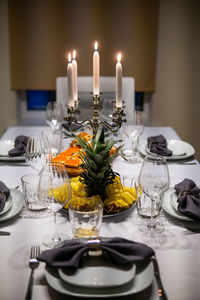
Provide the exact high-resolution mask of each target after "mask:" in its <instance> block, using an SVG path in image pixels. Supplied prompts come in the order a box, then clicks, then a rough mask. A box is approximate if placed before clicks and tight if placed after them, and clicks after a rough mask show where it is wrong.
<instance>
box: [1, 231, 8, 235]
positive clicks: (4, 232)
mask: <svg viewBox="0 0 200 300" xmlns="http://www.w3.org/2000/svg"><path fill="white" fill-rule="evenodd" d="M0 235H10V232H8V231H0Z"/></svg>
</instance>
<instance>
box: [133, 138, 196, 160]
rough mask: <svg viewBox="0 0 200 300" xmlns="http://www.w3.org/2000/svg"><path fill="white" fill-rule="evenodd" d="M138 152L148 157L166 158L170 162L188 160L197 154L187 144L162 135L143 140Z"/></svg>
mask: <svg viewBox="0 0 200 300" xmlns="http://www.w3.org/2000/svg"><path fill="white" fill-rule="evenodd" d="M138 151H139V152H140V153H141V154H142V155H143V156H146V155H147V154H151V155H161V156H164V157H166V159H167V160H168V161H179V160H186V159H188V158H190V157H192V156H193V155H194V154H195V149H194V148H193V146H192V145H190V144H189V143H187V142H184V141H181V140H176V139H166V138H165V137H164V136H163V135H162V134H160V135H156V136H150V137H148V138H147V141H145V140H142V141H141V142H140V143H139V145H138Z"/></svg>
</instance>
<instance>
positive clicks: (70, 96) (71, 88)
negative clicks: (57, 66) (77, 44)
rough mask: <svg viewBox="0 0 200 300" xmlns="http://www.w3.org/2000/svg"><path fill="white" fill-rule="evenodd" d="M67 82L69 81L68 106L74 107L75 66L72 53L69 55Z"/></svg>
mask: <svg viewBox="0 0 200 300" xmlns="http://www.w3.org/2000/svg"><path fill="white" fill-rule="evenodd" d="M67 80H68V106H70V107H74V84H73V66H72V61H71V53H69V54H68V66H67Z"/></svg>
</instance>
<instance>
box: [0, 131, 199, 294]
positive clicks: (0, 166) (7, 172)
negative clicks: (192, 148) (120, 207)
mask: <svg viewBox="0 0 200 300" xmlns="http://www.w3.org/2000/svg"><path fill="white" fill-rule="evenodd" d="M45 128H46V127H45V126H44V127H41V126H11V127H9V128H8V129H7V130H6V131H5V133H4V134H3V135H2V136H1V139H0V141H5V140H14V139H15V138H16V137H17V136H19V135H25V136H30V135H32V134H38V133H40V132H41V131H42V130H43V129H45ZM159 134H162V135H163V136H164V137H165V138H166V139H172V140H181V138H180V137H179V136H178V134H177V133H176V131H175V130H174V129H173V128H171V127H167V126H166V127H154V126H149V127H148V126H146V127H145V129H144V133H143V134H142V136H141V137H140V142H142V141H145V140H146V139H147V137H149V136H155V135H159ZM69 143H70V137H66V138H65V134H63V140H62V149H63V150H64V149H65V148H67V147H68V145H69ZM196 151H197V149H196ZM139 155H140V158H141V160H140V162H138V163H130V162H127V161H125V160H124V159H123V158H122V157H121V156H118V157H117V158H116V159H115V160H114V161H113V163H112V167H113V170H114V171H116V172H118V173H119V174H120V175H131V176H133V177H134V178H137V177H138V175H139V172H140V169H141V165H142V161H143V155H142V154H139ZM168 168H169V176H170V187H174V185H175V184H177V183H179V182H181V181H182V180H183V179H184V178H189V179H192V180H193V181H194V182H195V183H196V184H197V185H199V186H200V166H199V162H198V160H197V159H196V158H195V154H194V155H191V156H190V157H187V158H185V159H182V160H181V159H179V160H169V161H168ZM35 172H36V171H35V170H33V169H31V167H30V166H29V165H28V164H27V163H26V161H25V160H9V159H8V160H4V159H1V157H0V181H2V182H4V183H5V184H6V185H7V186H8V187H9V188H10V189H15V188H16V190H17V191H19V192H22V185H21V177H22V176H24V175H25V174H28V173H35ZM14 200H15V199H13V201H14ZM25 209H26V208H25V207H23V208H22V210H20V211H19V212H18V213H17V214H16V215H15V216H13V217H12V218H8V219H6V220H3V221H1V218H0V299H1V300H22V299H25V295H26V290H27V285H28V281H29V275H30V268H29V253H30V248H31V246H32V245H35V244H37V245H42V239H43V237H44V236H45V235H46V234H48V233H52V232H53V231H54V222H53V216H52V215H51V214H49V215H47V216H44V217H38V218H34V217H33V218H30V217H26V216H25V214H24V213H23V211H24V210H25ZM160 220H161V221H162V222H163V225H164V227H165V231H164V233H163V235H162V236H161V238H160V239H159V235H158V239H157V244H156V246H155V244H154V246H155V248H154V251H155V253H156V257H157V261H158V264H159V269H160V276H161V279H162V283H163V286H164V289H165V291H166V294H167V297H168V299H169V300H198V299H200V255H199V254H200V222H199V224H198V222H194V224H195V226H192V224H193V223H192V222H187V221H184V220H181V219H177V218H175V217H174V216H172V215H170V214H169V213H167V212H166V210H164V209H163V210H162V212H161V215H160ZM139 222H140V219H139V217H138V215H137V209H136V206H135V208H134V209H133V211H132V213H131V214H130V215H129V216H127V217H126V218H124V219H123V218H122V219H117V218H113V219H112V218H111V219H109V220H106V219H104V221H103V223H102V227H101V236H102V237H115V236H118V237H123V238H126V239H129V240H132V241H136V242H137V241H138V242H143V243H149V246H152V244H151V240H145V237H144V234H143V233H142V232H141V231H140V230H139V229H138V223H139ZM198 225H199V226H198ZM57 228H58V230H59V232H63V233H66V234H67V235H68V236H69V237H70V238H72V230H71V226H70V222H69V219H68V216H67V214H65V213H63V211H61V212H60V213H59V214H58V217H57ZM163 237H164V238H165V240H163ZM41 248H42V246H41ZM74 296H76V295H73V293H72V294H70V293H69V294H63V293H61V292H59V291H57V290H56V289H54V288H52V287H51V286H49V284H48V282H47V280H46V276H45V263H43V262H40V264H39V267H38V268H37V269H36V270H35V275H34V286H33V295H32V299H33V300H47V299H57V300H60V299H79V298H80V299H82V297H84V298H86V299H89V298H90V299H97V298H98V296H96V297H91V296H86V295H85V294H84V295H82V296H81V295H79V296H78V297H74ZM116 296H119V299H135V300H139V299H143V300H145V299H148V300H158V299H159V297H158V286H157V283H156V280H155V277H154V278H153V280H152V281H151V283H150V284H149V286H148V287H145V288H144V289H142V288H141V291H139V292H137V293H132V294H127V295H126V294H123V293H122V294H119V295H116ZM99 297H101V298H107V299H108V298H109V297H112V294H111V295H109V294H108V295H104V296H99Z"/></svg>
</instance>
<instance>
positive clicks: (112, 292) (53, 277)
mask: <svg viewBox="0 0 200 300" xmlns="http://www.w3.org/2000/svg"><path fill="white" fill-rule="evenodd" d="M87 271H88V272H89V268H88V269H87V268H86V270H85V272H87ZM111 272H112V271H111ZM114 272H115V271H114V270H113V274H114ZM45 277H46V279H47V282H48V284H49V285H50V286H51V287H52V288H53V289H55V290H56V291H58V292H60V293H62V294H65V295H71V296H75V297H83V298H92V297H94V298H106V297H121V296H127V295H132V294H135V293H138V292H140V291H142V290H144V289H146V288H147V287H148V286H149V285H150V284H151V283H152V281H153V265H152V263H151V262H150V263H148V264H145V263H141V264H139V265H137V266H136V273H135V276H134V277H133V278H132V279H131V280H130V281H129V282H127V283H125V284H123V285H120V286H112V287H102V288H100V287H97V288H96V287H95V288H89V287H80V286H78V285H72V284H69V283H67V282H65V281H64V280H63V279H61V277H60V275H59V271H58V269H57V268H51V267H46V270H45Z"/></svg>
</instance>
